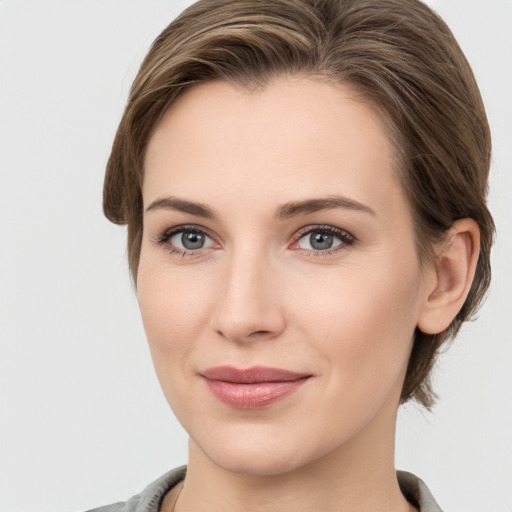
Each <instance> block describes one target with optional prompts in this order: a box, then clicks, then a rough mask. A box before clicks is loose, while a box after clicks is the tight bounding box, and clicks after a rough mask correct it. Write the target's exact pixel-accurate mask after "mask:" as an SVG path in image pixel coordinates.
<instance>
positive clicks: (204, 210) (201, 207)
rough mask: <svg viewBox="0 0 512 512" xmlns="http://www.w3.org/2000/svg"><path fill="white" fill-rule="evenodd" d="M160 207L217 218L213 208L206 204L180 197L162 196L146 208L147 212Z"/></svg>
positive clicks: (207, 217) (206, 217)
mask: <svg viewBox="0 0 512 512" xmlns="http://www.w3.org/2000/svg"><path fill="white" fill-rule="evenodd" d="M158 209H164V210H176V211H179V212H183V213H190V214H191V215H196V216H197V217H203V218H205V219H213V218H215V214H214V213H213V210H212V209H211V208H210V207H208V206H206V205H205V204H201V203H195V202H192V201H186V200H185V199H178V198H176V197H161V198H159V199H155V201H153V202H152V203H151V204H150V205H149V206H148V207H147V208H146V212H150V211H152V210H158Z"/></svg>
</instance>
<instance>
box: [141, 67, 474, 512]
mask: <svg viewBox="0 0 512 512" xmlns="http://www.w3.org/2000/svg"><path fill="white" fill-rule="evenodd" d="M395 166H396V162H395V159H394V151H393V147H392V144H391V142H390V140H389V139H388V137H387V131H386V128H385V125H384V123H383V122H382V119H381V117H380V116H379V114H378V113H377V112H376V111H375V110H374V109H373V108H372V107H370V106H369V105H367V104H366V103H364V102H363V101H361V99H360V98H358V97H357V94H356V93H355V91H353V90H352V89H350V88H348V87H342V86H337V87H334V86H332V85H329V84H326V83H321V82H318V81H313V80H312V79H308V78H304V77H287V78H285V77H282V78H278V79H275V80H274V81H272V82H271V83H270V84H268V86H267V87H266V88H265V89H264V90H263V91H259V92H248V91H246V90H243V89H241V88H238V87H235V86H232V85H229V84H227V83H225V82H220V81H218V82H210V83H206V84H202V85H199V86H196V87H194V88H191V89H189V90H188V91H187V92H186V93H185V94H184V95H182V96H181V97H180V98H179V99H178V100H177V101H176V102H175V103H174V104H173V105H172V106H171V108H170V109H169V110H168V112H167V113H166V114H165V116H164V117H163V119H162V121H161V122H160V123H159V124H158V126H157V127H156V129H155V131H154V133H153V135H152V138H151V140H150V143H149V146H148V151H147V155H146V162H145V178H144V184H143V198H144V208H145V213H144V235H143V241H142V248H141V256H140V264H139V270H138V278H137V290H138V300H139V304H140V309H141V313H142V317H143V322H144V326H145V330H146V333H147V337H148V341H149V345H150V349H151V353H152V357H153V361H154V365H155V368H156V371H157V374H158V377H159V380H160V383H161V385H162V388H163V391H164V393H165V396H166V398H167V400H168V402H169V404H170V406H171V407H172V409H173V411H174V413H175V414H176V416H177V418H178V419H179V421H180V422H181V423H182V425H183V426H184V428H185V429H186V431H187V432H188V433H189V436H190V446H189V465H188V473H187V477H186V480H185V486H184V488H183V491H182V492H181V494H180V496H179V500H178V502H177V504H176V510H177V511H178V512H187V511H192V510H193V511H195V512H198V511H203V510H204V511H206V510H208V511H209V512H215V511H221V510H222V511H224V512H226V511H228V512H229V511H231V510H232V511H235V510H236V511H239V510H245V511H252V510H258V511H275V510H279V511H281V512H287V511H292V510H293V511H294V512H298V511H299V512H302V511H303V512H306V511H313V510H314V511H318V510H325V511H331V510H332V511H335V510H336V511H340V510H351V511H359V510H361V511H362V510H372V511H394V512H396V511H407V510H414V509H413V507H412V506H411V505H410V504H409V503H408V502H407V501H406V500H405V499H404V497H403V496H402V494H401V492H400V490H399V487H398V484H397V480H396V474H395V468H394V460H393V459H394V435H395V422H396V413H397V408H398V403H399V398H400V391H401V387H402V383H403V380H404V376H405V371H406V367H407V361H408V358H409V354H410V351H411V348H412V340H413V333H414V330H415V328H416V326H417V325H420V326H423V327H424V328H425V329H430V330H439V329H442V328H444V327H443V325H444V323H446V321H448V320H447V319H448V317H450V316H451V315H452V314H453V315H454V314H455V313H456V311H455V310H456V308H457V307H460V305H461V304H460V305H459V306H457V305H455V306H453V307H452V309H453V311H455V313H453V312H452V311H451V310H450V311H448V310H449V309H450V308H449V307H448V306H449V305H452V304H453V303H455V302H456V301H455V299H454V297H455V295H457V297H458V300H459V301H460V300H463V296H464V293H467V289H468V282H469V284H470V282H471V281H470V279H471V276H469V277H467V274H468V272H469V274H470V273H471V272H470V271H471V268H473V267H474V265H473V260H474V259H475V258H474V252H475V251H474V250H473V251H472V249H471V248H472V247H474V244H475V236H476V235H475V234H474V230H473V231H471V229H469V228H468V227H467V226H466V225H463V226H462V228H464V229H462V228H461V229H459V231H457V230H455V231H454V233H453V238H454V240H455V242H454V243H452V244H451V246H450V250H451V251H453V253H454V254H455V255H456V256H457V257H458V258H459V259H460V258H461V257H462V259H464V257H465V258H466V260H467V261H469V263H467V264H466V267H465V268H464V269H462V270H460V272H459V273H460V276H461V277H460V279H459V278H458V277H457V276H458V275H457V276H456V277H457V279H455V278H452V277H451V276H452V274H450V272H451V271H452V268H457V269H459V267H460V265H459V266H457V262H458V261H459V260H457V257H453V258H451V257H450V254H451V253H449V252H446V254H447V256H446V258H445V259H444V260H443V261H444V264H443V266H442V268H443V269H447V270H446V273H445V274H443V276H444V277H443V278H442V279H440V274H439V272H438V271H437V270H436V269H435V268H433V267H432V268H430V269H427V270H421V269H420V265H419V261H418V257H417V254H416V251H415V245H414V232H413V226H412V219H411V214H410V211H409V208H408V204H407V201H406V198H405V196H404V194H403V191H402V188H401V186H400V184H399V182H398V180H397V178H396V176H395V174H394V172H393V170H394V168H395ZM334 195H335V196H341V197H343V198H344V199H345V200H349V201H351V202H352V203H349V206H350V207H347V204H342V205H341V206H340V205H338V206H334V205H332V204H331V205H330V207H329V208H324V209H320V210H318V211H314V212H308V211H295V212H294V213H295V214H294V215H293V216H290V215H288V216H281V217H279V216H278V215H277V214H278V212H279V211H281V213H282V210H283V205H286V204H289V203H297V202H300V201H305V200H310V199H318V198H328V197H332V196H334ZM171 197H172V198H175V199H176V198H178V199H180V200H184V201H188V202H193V203H200V204H201V205H203V206H206V207H207V208H208V209H209V211H210V213H211V214H212V215H211V216H210V217H205V216H204V215H199V213H201V212H199V211H198V209H197V208H196V210H195V211H194V210H190V208H188V210H189V211H180V209H176V203H173V204H170V202H169V201H168V198H171ZM166 198H167V199H166ZM354 202H357V203H358V205H362V207H361V208H355V207H354V204H353V203H354ZM345 203H346V201H345ZM181 206H183V203H181ZM180 208H181V207H180ZM288 210H290V208H288ZM202 213H204V212H202ZM180 226H195V227H196V229H198V227H199V228H200V229H201V230H202V231H203V232H204V233H206V235H207V238H205V240H206V241H207V243H206V244H205V246H204V247H203V248H201V249H197V250H188V251H186V252H185V253H183V252H181V253H180V252H176V250H178V251H179V249H180V241H181V234H180V233H178V234H177V235H174V236H173V237H171V238H169V237H167V239H166V240H165V241H163V238H165V237H164V234H165V233H167V234H168V231H169V229H170V228H178V227H180ZM318 226H324V227H325V226H333V227H334V228H336V229H338V230H342V235H343V236H342V237H341V238H337V235H333V236H334V238H333V245H334V246H335V247H334V249H332V250H329V251H325V250H323V251H322V250H315V248H313V247H312V246H311V243H310V238H309V234H305V231H307V230H308V229H310V230H311V229H312V230H314V229H317V230H318ZM459 227H460V226H459ZM470 228H471V225H470ZM468 229H469V231H470V235H468V236H466V233H467V232H468ZM459 232H461V233H462V235H461V236H458V233H459ZM347 234H349V236H350V238H346V237H347V236H348V235H347ZM468 247H469V250H468ZM468 254H469V256H468ZM460 255H466V256H460ZM468 269H469V270H468ZM459 281H461V282H460V283H459ZM462 281H463V283H462ZM455 284H460V286H459V287H458V288H457V290H456V292H454V291H453V290H454V287H455ZM449 293H452V296H450V297H451V298H450V297H448V294H449ZM447 297H448V298H447ZM461 298H462V299H461ZM442 301H444V302H443V304H441V302H442ZM447 305H448V306H447ZM441 306H442V307H444V309H443V310H442V313H440V311H441V309H442V308H441ZM443 314H444V316H443ZM451 318H453V316H451ZM450 321H451V320H450ZM448 323H449V322H448ZM218 365H231V366H235V367H237V368H249V367H251V366H256V365H258V366H269V367H277V368H284V369H288V370H291V371H295V372H305V373H308V374H310V375H311V376H312V377H311V378H310V379H308V381H307V382H306V383H305V384H304V385H303V386H302V387H301V388H300V389H299V390H298V391H297V392H295V393H294V394H292V395H290V396H288V397H286V398H285V399H283V400H281V401H279V402H277V403H274V404H272V405H270V406H267V407H265V408H262V409H257V410H243V409H235V408H232V407H229V406H227V405H225V404H223V403H221V402H220V401H219V400H218V399H217V398H216V397H214V396H213V394H212V393H211V392H210V390H209V389H208V387H207V386H206V384H205V381H204V379H203V378H202V377H201V375H200V372H201V371H202V370H204V369H206V368H209V367H212V366H218ZM175 498H176V496H175V495H169V496H168V497H167V498H166V500H165V501H164V504H163V510H170V509H171V508H172V504H173V501H174V499H175Z"/></svg>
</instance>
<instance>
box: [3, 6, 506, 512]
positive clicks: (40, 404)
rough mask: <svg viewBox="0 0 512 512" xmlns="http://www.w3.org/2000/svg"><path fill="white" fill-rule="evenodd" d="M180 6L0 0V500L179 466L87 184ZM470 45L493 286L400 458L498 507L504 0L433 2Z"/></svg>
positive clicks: (433, 479)
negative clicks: (484, 138) (486, 146)
mask: <svg viewBox="0 0 512 512" xmlns="http://www.w3.org/2000/svg"><path fill="white" fill-rule="evenodd" d="M190 3H191V2H189V1H184V0H183V1H171V0H167V1H163V0H150V1H144V2H143V1H142V0H138V1H134V0H124V1H120V0H119V1H115V0H101V1H100V0H96V1H93V0H89V1H83V0H60V1H58V0H46V1H44V2H41V1H39V0H2V1H0V159H1V160H0V173H1V174H0V180H1V181H0V233H1V238H0V339H1V345H0V406H1V409H0V512H7V511H9V512H31V511H34V512H35V511H37V512H50V511H51V512H72V511H79V510H85V509H88V508H92V507H94V506H99V505H103V504H107V503H110V502H114V501H118V500H124V499H127V498H129V497H130V496H131V495H132V494H135V493H137V492H139V491H140V490H142V488H143V487H144V486H145V485H146V484H147V483H149V482H150V481H151V480H153V479H154V478H156V477H158V476H160V475H161V474H162V473H164V472H165V471H167V470H168V469H170V468H172V467H174V466H177V465H180V464H183V463H185V462H186V435H185V434H184V432H183V431H182V429H181V427H180V426H179V424H178V423H177V421H176V420H175V419H174V417H173V415H172V413H171V412H170V410H169V408H168V406H167V404H166V402H165V400H164V398H163V395H162V393H161V391H160V389H159V385H158V383H157V380H156V377H155V376H154V374H153V368H152V363H151V360H150V357H149V352H148V350H147V347H146V342H145V337H144V333H143V330H142V325H141V321H140V319H139V313H138V309H137V304H136V300H135V296H134V293H133V292H132V290H131V287H130V281H129V277H128V271H127V265H126V259H125V245H124V243H125V239H124V235H125V233H124V229H123V228H120V227H116V226H113V225H111V224H109V223H108V222H107V221H106V220H105V219H104V218H103V216H102V211H101V193H102V179H103V172H104V166H105V162H106V159H107V157H108V153H109V148H110V145H111V143H112V139H113V135H114V131H115V129H116V126H117V123H118V121H119V118H120V115H121V112H122V108H123V105H124V102H125V99H126V95H127V91H128V87H129V85H130V83H131V80H132V79H133V77H134V75H135V72H136V70H137V67H138V64H139V63H140V61H141V59H142V57H143V56H144V54H145V52H146V50H147V49H148V47H149V44H150V43H151V41H152V40H153V39H154V38H155V37H156V35H157V34H158V33H159V32H160V31H161V30H162V29H163V28H164V27H165V26H166V25H167V24H168V23H169V22H170V21H171V20H172V19H173V18H174V17H175V16H176V15H177V14H178V13H179V12H180V11H181V10H182V9H183V8H184V7H185V6H187V5H188V4H190ZM429 4H430V5H432V6H434V8H435V9H436V10H437V11H438V12H439V13H440V14H441V15H442V16H443V17H444V18H445V20H446V21H447V22H448V24H449V25H450V27H451V28H452V30H453V31H454V33H455V35H456V36H457V38H458V40H459V42H460V44H461V46H462V48H463V50H464V51H465V52H466V55H467V56H468V58H469V60H470V62H471V64H472V66H473V68H474V71H475V74H476V76H477V79H478V81H479V83H480V86H481V90H482V94H483V97H484V101H485V103H486V106H487V111H488V116H489V120H490V123H491V127H492V132H493V137H494V139H493V140H494V156H493V166H492V178H491V194H490V204H491V209H492V211H493V213H494V215H495V219H496V224H497V227H498V239H497V243H496V246H495V249H494V254H493V265H494V281H493V285H492V289H491V293H490V296H489V299H488V301H487V303H486V305H485V306H484V308H483V309H482V310H481V313H480V318H479V320H478V321H477V322H476V323H472V324H468V325H466V326H465V327H464V328H463V330H462V332H461V334H460V336H459V338H458V339H457V340H456V342H455V343H454V345H453V346H452V347H451V348H450V350H449V351H448V352H447V353H446V354H445V356H444V358H443V359H442V360H441V362H440V364H439V365H438V367H437V370H436V383H437V389H438V391H439V394H440V395H441V400H440V402H439V405H438V406H437V407H436V408H435V410H434V412H433V413H432V414H426V413H422V412H420V411H418V409H417V408H415V407H414V406H407V407H405V408H404V410H402V411H401V413H400V417H399V424H398V440H397V457H396V458H397V467H399V468H401V469H407V470H409V471H413V472H415V473H416V474H418V475H419V476H421V477H422V478H423V479H424V480H425V481H426V482H427V483H428V485H429V486H430V488H431V490H432V492H433V493H434V495H435V497H436V498H437V500H438V501H439V503H440V504H441V506H442V507H443V508H445V509H446V510H447V511H452V512H457V511H461V512H462V511H464V512H488V511H489V512H491V511H492V512H510V511H512V497H511V489H512V487H511V486H512V371H511V369H510V368H511V365H512V346H511V343H510V341H511V338H512V336H511V334H510V327H509V325H508V320H509V316H510V314H511V305H512V299H511V297H512V278H511V270H512V268H511V263H510V255H511V254H512V253H511V249H512V227H511V221H512V177H511V175H512V173H511V170H512V128H511V119H512V94H511V92H512V31H511V29H510V27H511V26H512V1H511V0H488V1H486V2H484V1H483V0H431V1H430V2H429Z"/></svg>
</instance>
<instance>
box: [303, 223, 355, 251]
mask: <svg viewBox="0 0 512 512" xmlns="http://www.w3.org/2000/svg"><path fill="white" fill-rule="evenodd" d="M353 242H354V238H353V237H352V236H351V235H349V234H348V233H347V232H346V231H343V230H341V229H338V228H335V227H333V226H322V227H315V228H310V229H308V230H307V231H306V232H304V233H303V234H302V236H301V237H300V238H299V239H298V240H297V242H296V247H297V248H298V249H305V250H307V251H315V252H322V251H325V252H329V251H332V250H336V249H337V248H338V247H340V246H342V245H351V244H352V243H353Z"/></svg>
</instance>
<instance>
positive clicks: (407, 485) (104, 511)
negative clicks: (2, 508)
mask: <svg viewBox="0 0 512 512" xmlns="http://www.w3.org/2000/svg"><path fill="white" fill-rule="evenodd" d="M186 472H187V467H186V466H181V467H179V468H176V469H173V470H172V471H169V472H168V473H166V474H165V475H163V476H162V477H160V478H159V479H158V480H155V481H154V482H153V483H151V484H149V485H148V486H147V487H146V488H145V489H144V490H143V491H142V492H141V493H140V494H137V495H136V496H133V498H131V499H129V500H128V501H120V502H119V503H114V504H113V505H107V506H105V507H100V508H95V509H94V510H89V511H88V512H159V510H160V505H161V503H162V500H163V499H164V496H165V495H166V494H167V493H168V492H169V491H170V490H171V489H172V488H173V487H174V486H175V485H176V484H178V483H179V482H181V481H182V480H183V479H184V478H185V474H186ZM397 476H398V483H399V484H400V489H401V490H402V493H403V494H404V496H405V497H406V498H407V499H408V500H409V501H410V502H411V503H413V504H414V505H416V506H417V507H418V508H419V509H420V511H421V512H443V511H442V510H441V508H440V507H439V505H438V504H437V503H436V501H435V500H434V498H433V497H432V494H431V493H430V491H429V490H428V487H427V486H426V485H425V482H423V480H421V479H419V478H418V477H417V476H414V475H413V474H412V473H407V472H406V471H398V472H397Z"/></svg>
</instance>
